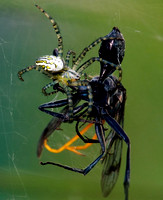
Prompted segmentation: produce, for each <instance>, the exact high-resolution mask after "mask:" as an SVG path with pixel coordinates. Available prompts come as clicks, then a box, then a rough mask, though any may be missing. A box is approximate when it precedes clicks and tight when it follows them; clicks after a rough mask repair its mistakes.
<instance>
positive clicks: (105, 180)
mask: <svg viewBox="0 0 163 200" xmlns="http://www.w3.org/2000/svg"><path fill="white" fill-rule="evenodd" d="M121 154H122V140H121V139H120V138H118V136H116V135H115V132H114V131H111V132H110V134H109V137H108V139H107V150H106V154H105V157H104V159H103V161H102V162H103V170H102V177H101V189H102V193H103V196H104V197H106V196H108V195H109V194H110V192H111V191H112V189H113V187H114V185H115V183H116V182H117V178H118V175H119V169H120V165H121Z"/></svg>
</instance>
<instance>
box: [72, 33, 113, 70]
mask: <svg viewBox="0 0 163 200" xmlns="http://www.w3.org/2000/svg"><path fill="white" fill-rule="evenodd" d="M107 39H112V40H113V39H116V38H115V37H111V36H110V35H109V34H108V35H106V36H104V37H99V38H98V39H97V40H95V41H94V42H92V43H91V44H90V45H89V46H88V47H86V48H84V49H83V51H82V52H81V54H80V55H79V56H78V57H77V59H76V61H75V62H74V65H73V70H76V68H77V66H78V65H79V63H80V62H81V60H82V59H83V58H84V57H85V55H86V53H87V52H88V51H90V50H91V49H92V48H93V47H95V46H96V45H97V44H99V43H100V42H102V41H103V40H107Z"/></svg>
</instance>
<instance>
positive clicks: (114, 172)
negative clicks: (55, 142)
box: [37, 39, 130, 200]
mask: <svg viewBox="0 0 163 200" xmlns="http://www.w3.org/2000/svg"><path fill="white" fill-rule="evenodd" d="M118 42H119V44H118ZM118 46H119V48H118ZM110 47H111V48H110ZM116 49H120V50H121V56H119V55H120V54H119V53H118V52H120V51H119V50H116ZM124 50H125V41H123V42H122V41H118V40H116V39H115V40H110V39H108V40H106V41H103V42H102V44H101V47H100V50H99V55H100V57H104V56H106V59H108V60H109V61H110V59H113V60H114V62H120V63H121V62H122V60H123V57H124ZM110 56H111V57H110ZM110 71H112V68H111V67H110V65H105V66H104V65H103V63H101V71H100V76H97V77H94V78H92V79H91V80H89V84H90V86H91V88H92V96H93V106H92V111H91V112H90V113H89V114H88V113H87V111H88V109H85V108H87V105H88V103H87V102H88V100H89V97H88V93H87V90H86V87H85V86H81V88H79V90H78V91H77V92H74V93H72V99H73V103H74V110H73V113H74V120H77V123H76V133H77V136H78V137H76V136H75V137H74V138H73V139H72V140H70V141H68V142H67V143H66V144H65V145H64V146H62V147H61V148H60V149H59V150H56V149H52V148H51V147H49V145H48V144H47V139H48V137H49V136H50V135H51V134H52V132H53V131H54V130H56V129H58V128H59V127H60V125H61V123H62V122H64V121H63V119H62V118H60V117H59V115H56V113H54V112H53V111H49V110H47V108H54V107H58V106H59V105H60V106H65V107H64V108H63V110H62V111H61V113H62V114H63V115H67V112H68V107H67V104H68V101H67V99H63V100H60V101H55V102H50V103H46V104H43V105H41V106H40V109H41V110H42V111H44V112H46V113H48V114H50V115H52V116H53V117H54V118H53V119H52V120H51V122H50V123H49V124H48V126H47V127H46V128H45V130H44V131H43V133H42V136H41V138H40V140H39V143H38V148H37V155H38V156H40V155H41V152H42V149H43V146H45V147H46V148H47V149H48V150H49V151H51V152H54V153H59V152H61V151H62V150H65V149H67V150H70V151H72V152H74V153H77V154H80V152H78V150H81V149H85V148H87V147H89V146H90V145H91V144H92V143H100V146H101V154H100V155H99V156H98V157H97V158H96V159H95V160H94V161H93V162H92V163H91V164H89V165H88V166H87V167H86V168H84V169H78V168H74V167H70V166H65V165H62V164H58V163H54V162H41V164H42V165H47V164H51V165H55V166H58V167H62V168H64V169H67V170H71V171H74V172H78V173H81V174H84V175H86V174H87V173H89V171H90V170H91V169H92V168H93V167H94V166H95V165H96V164H97V163H98V162H99V161H100V160H101V159H102V163H103V164H104V166H103V171H102V178H101V188H102V192H103V195H104V196H108V195H109V193H110V192H111V190H112V188H113V187H114V185H115V183H116V181H117V178H118V173H119V169H120V163H121V153H122V141H123V140H124V141H125V143H126V144H127V158H126V170H125V178H124V189H125V199H126V200H128V187H129V179H130V140H129V138H128V136H127V135H126V133H125V132H124V130H123V121H124V108H125V101H126V89H125V88H124V87H123V85H122V84H121V83H120V82H119V81H118V79H117V78H116V77H114V76H111V75H109V74H110ZM81 99H83V100H85V101H86V103H83V104H82V105H80V106H77V107H76V105H77V104H78V102H79V101H80V100H81ZM84 109H85V110H84ZM81 117H82V118H83V119H85V118H86V120H85V122H84V124H86V121H87V120H88V119H90V120H91V121H95V122H94V123H91V124H88V125H87V126H86V127H85V128H84V129H83V130H82V131H79V123H81V122H80V120H79V119H80V118H81ZM104 122H105V123H106V124H108V125H109V126H110V127H111V130H110V132H109V133H108V134H107V135H106V133H107V130H106V129H105V124H104ZM93 125H94V126H95V134H96V137H94V136H93V138H91V139H90V138H87V137H84V136H83V134H84V133H85V132H87V131H88V130H89V127H91V126H93ZM78 138H81V139H82V140H83V141H84V143H87V144H88V145H87V144H86V145H84V146H77V147H74V146H70V145H71V144H72V143H73V142H74V141H75V140H76V139H78Z"/></svg>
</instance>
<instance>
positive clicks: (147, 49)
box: [0, 0, 163, 200]
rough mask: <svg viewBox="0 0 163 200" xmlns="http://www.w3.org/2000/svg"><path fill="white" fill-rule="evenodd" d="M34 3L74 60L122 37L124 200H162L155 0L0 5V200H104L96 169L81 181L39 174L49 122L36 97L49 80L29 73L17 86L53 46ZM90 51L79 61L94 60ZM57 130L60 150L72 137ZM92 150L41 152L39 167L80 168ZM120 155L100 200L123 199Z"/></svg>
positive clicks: (162, 81)
mask: <svg viewBox="0 0 163 200" xmlns="http://www.w3.org/2000/svg"><path fill="white" fill-rule="evenodd" d="M35 3H38V4H39V5H40V6H41V7H42V8H44V9H45V10H46V11H47V12H48V13H49V14H50V15H51V16H53V17H54V18H55V19H56V20H57V22H58V24H59V25H60V29H61V32H62V35H63V39H64V52H67V50H68V49H73V50H74V51H75V52H77V54H79V53H80V52H81V50H82V49H83V48H84V47H85V46H87V45H88V44H90V43H91V42H92V41H93V40H95V39H96V38H98V37H99V36H104V35H106V34H107V33H109V32H110V31H111V29H112V27H113V26H118V27H119V29H120V30H121V32H122V33H123V35H124V37H125V39H126V55H125V58H124V61H123V63H122V67H123V81H122V82H123V84H124V86H125V87H126V89H127V103H126V112H125V131H126V132H127V134H128V136H129V137H130V140H131V185H130V199H139V200H153V199H157V200H162V199H163V158H162V153H163V148H162V146H163V145H162V144H163V142H162V141H163V128H162V122H163V121H162V114H163V106H162V102H163V92H162V90H163V89H162V86H163V78H162V77H163V69H162V68H161V64H162V62H163V56H162V46H163V2H162V0H148V1H145V0H141V1H140V0H137V1H135V0H123V1H122V0H101V1H99V0H46V1H45V0H40V1H36V2H34V1H32V0H28V1H25V0H24V1H23V0H14V1H11V0H5V1H4V0H0V27H1V30H0V61H1V63H0V72H1V73H0V82H1V89H0V91H1V93H0V199H16V200H17V199H32V200H33V199H57V200H58V199H59V200H60V199H65V200H87V199H94V200H97V199H98V200H99V199H104V198H103V197H102V194H101V190H100V178H101V170H102V165H101V164H100V163H99V164H98V165H97V166H96V167H95V168H94V169H93V170H92V171H91V172H90V173H89V174H88V175H87V176H85V177H84V176H82V175H80V174H76V173H72V172H69V171H66V170H63V169H60V168H57V167H53V166H45V167H43V166H41V165H40V164H39V162H40V160H39V159H38V158H37V157H36V147H37V142H38V139H39V137H40V134H41V132H42V130H43V129H44V128H45V126H46V125H47V123H48V122H49V121H50V119H51V117H50V116H48V115H46V114H44V113H42V112H40V111H39V110H38V109H37V107H38V106H39V105H40V104H42V103H44V102H47V101H50V100H51V97H48V98H47V97H44V96H43V95H42V94H41V88H42V87H43V86H44V85H46V84H47V83H49V80H48V78H47V77H45V76H44V75H42V74H40V73H38V72H36V71H32V72H29V73H28V74H25V75H24V80H25V81H24V82H21V81H20V80H18V78H17V72H18V71H19V70H20V69H23V68H25V67H27V66H29V65H32V64H33V63H34V61H35V59H36V58H38V57H39V56H41V55H46V54H51V53H52V50H53V49H54V48H55V47H56V45H57V39H56V36H55V34H54V31H53V29H52V26H51V24H50V22H49V21H48V20H47V19H46V18H45V17H44V16H43V14H42V13H40V12H39V11H38V10H37V9H36V8H35V6H34V4H35ZM98 48H99V47H97V48H95V49H93V50H92V51H91V52H90V53H89V54H88V55H87V57H86V58H87V59H88V58H90V57H91V56H93V55H97V52H98ZM64 55H65V54H64ZM98 70H99V65H98V64H95V65H92V66H91V67H90V68H89V70H88V72H89V73H90V74H91V72H92V71H95V72H96V73H97V74H98V73H99V71H98ZM64 126H65V127H64V131H63V132H62V133H61V134H60V135H59V134H57V136H58V138H60V140H59V139H58V138H55V136H54V138H55V139H56V140H57V139H58V140H57V141H60V142H61V143H62V140H63V138H65V137H68V136H69V137H71V136H70V135H69V133H72V135H74V134H75V132H74V126H68V125H64ZM65 128H66V129H65ZM65 130H66V131H65ZM59 136H61V137H59ZM52 144H53V142H52ZM94 151H95V149H93V148H90V149H88V150H87V154H88V156H87V157H79V156H77V155H73V153H71V152H64V153H61V154H58V155H54V154H51V153H48V152H47V151H44V152H43V155H42V158H41V160H47V161H48V160H53V161H55V162H61V163H64V164H69V165H71V166H78V167H84V166H86V165H87V164H88V163H89V162H91V161H92V160H93V159H94V158H95V156H96V155H97V154H94ZM98 151H99V149H98V150H97V152H98ZM97 152H96V153H97ZM125 153H126V145H125V144H124V148H123V159H122V166H121V170H120V175H119V179H118V181H117V184H116V186H115V188H114V189H113V191H112V193H111V194H110V196H109V197H107V199H110V200H119V199H124V191H123V178H124V170H125Z"/></svg>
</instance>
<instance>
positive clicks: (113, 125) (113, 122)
mask: <svg viewBox="0 0 163 200" xmlns="http://www.w3.org/2000/svg"><path fill="white" fill-rule="evenodd" d="M102 116H103V118H104V119H105V120H106V122H107V123H108V124H109V125H110V126H111V128H112V129H114V130H115V132H116V133H117V134H118V136H119V137H120V138H122V139H123V140H124V141H125V142H126V144H127V159H126V170H125V178H124V191H125V198H126V200H127V199H128V188H129V182H130V140H129V138H128V136H127V135H126V133H125V132H124V130H123V129H122V128H121V127H120V125H119V124H118V123H117V122H116V120H115V119H113V118H112V117H111V116H110V115H109V114H108V113H107V112H106V111H105V110H104V109H103V110H102Z"/></svg>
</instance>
